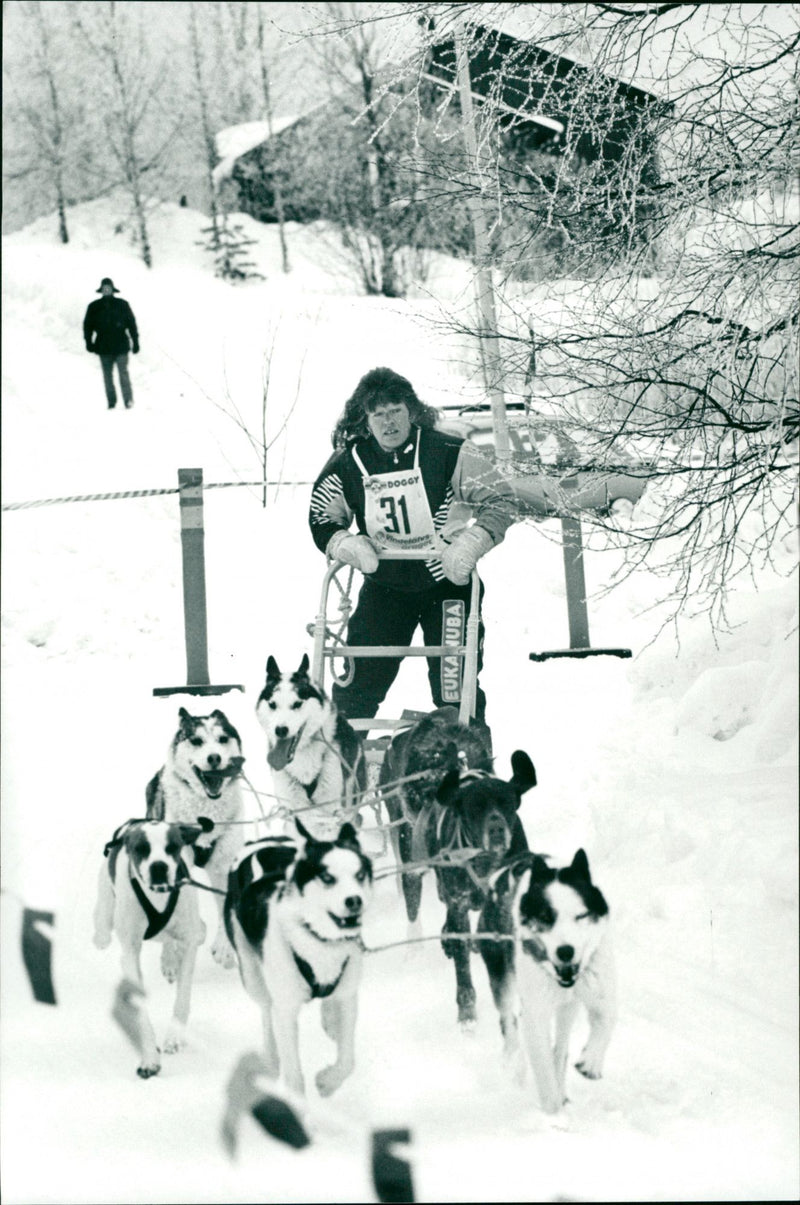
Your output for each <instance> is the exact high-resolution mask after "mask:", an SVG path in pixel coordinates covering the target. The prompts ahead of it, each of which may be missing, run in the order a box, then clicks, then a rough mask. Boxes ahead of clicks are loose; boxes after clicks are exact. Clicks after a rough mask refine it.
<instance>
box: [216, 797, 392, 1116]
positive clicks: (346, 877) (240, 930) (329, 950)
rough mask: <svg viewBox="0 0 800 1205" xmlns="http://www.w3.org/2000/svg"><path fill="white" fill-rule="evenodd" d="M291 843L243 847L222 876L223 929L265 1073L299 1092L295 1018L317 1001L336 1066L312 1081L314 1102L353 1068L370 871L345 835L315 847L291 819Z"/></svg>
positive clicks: (279, 840) (349, 829)
mask: <svg viewBox="0 0 800 1205" xmlns="http://www.w3.org/2000/svg"><path fill="white" fill-rule="evenodd" d="M296 826H297V832H298V841H297V843H295V842H292V841H290V840H289V839H288V838H287V837H273V838H267V839H265V840H262V841H254V842H249V843H248V844H247V845H246V846H245V847H244V849H243V850H242V853H241V856H240V859H239V861H238V863H237V864H236V865H235V866H234V867H233V868H232V869H231V872H230V875H229V886H228V894H227V897H226V900H225V923H226V926H227V932H228V936H229V938H230V940H231V943H232V945H233V947H234V949H235V950H236V955H237V958H238V960H239V970H240V973H241V977H242V983H243V985H244V988H245V990H246V991H247V993H248V994H249V995H250V996H251V997H252V999H253V1000H255V1002H256V1003H257V1004H258V1005H260V1007H261V1010H262V1019H263V1031H264V1050H265V1058H266V1065H267V1068H268V1074H269V1075H271V1076H273V1077H275V1078H277V1077H278V1075H281V1076H282V1077H283V1080H284V1082H285V1084H286V1087H287V1088H289V1089H290V1090H291V1091H292V1092H296V1093H298V1094H302V1093H303V1092H304V1084H303V1075H302V1071H301V1064H300V1052H299V1048H298V1014H299V1012H300V1010H301V1008H302V1007H303V1005H304V1004H307V1003H308V1002H309V1001H310V1000H314V999H320V1000H321V1001H322V1025H323V1028H324V1030H325V1032H326V1033H327V1034H328V1036H329V1037H330V1038H332V1039H333V1040H334V1041H335V1043H336V1046H337V1054H336V1061H335V1062H334V1063H333V1064H332V1065H331V1066H330V1067H326V1068H325V1069H324V1070H322V1071H320V1072H319V1073H318V1075H317V1076H316V1084H317V1087H318V1089H319V1091H320V1092H321V1093H322V1094H323V1095H329V1094H330V1093H331V1092H334V1091H335V1090H336V1089H337V1088H338V1087H339V1085H340V1084H341V1083H342V1082H343V1081H344V1080H345V1079H346V1078H347V1076H348V1075H350V1073H351V1072H352V1070H353V1067H354V1062H355V1052H354V1037H355V1023H356V994H357V991H358V985H359V981H360V978H361V960H362V945H361V940H360V938H361V921H362V916H363V913H364V909H365V908H366V906H367V904H368V901H369V898H370V895H371V889H372V863H371V861H370V859H369V858H368V857H367V856H366V855H365V854H364V853H363V852H362V850H361V847H360V846H359V844H358V838H357V836H356V832H355V829H354V828H353V826H352V825H351V824H349V823H347V824H343V825H342V826H341V828H340V830H339V832H338V834H337V836H336V839H335V840H334V841H317V840H316V839H315V838H314V837H313V836H312V835H311V833H310V832H309V831H308V830H307V829H306V828H305V827H304V826H303V822H302V821H300V820H297V821H296Z"/></svg>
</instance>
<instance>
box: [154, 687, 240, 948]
mask: <svg viewBox="0 0 800 1205" xmlns="http://www.w3.org/2000/svg"><path fill="white" fill-rule="evenodd" d="M178 718H179V725H178V731H177V732H176V733H175V736H174V737H173V739H172V743H171V744H170V747H169V749H168V751H167V756H166V760H165V763H164V765H163V766H162V767H161V769H160V770H159V771H158V773H157V774H155V775H154V776H153V778H152V779H151V780H150V782H149V783H148V784H147V788H146V790H145V798H146V803H147V816H148V819H152V820H168V821H173V822H175V823H179V824H196V823H197V820H198V817H200V816H203V817H208V819H210V820H212V821H213V822H214V825H213V827H212V828H211V831H210V832H205V833H203V834H202V836H201V838H200V840H199V841H197V842H196V843H195V844H194V846H193V851H192V852H193V859H194V865H195V866H198V867H200V868H202V869H204V870H205V872H206V874H207V875H208V877H209V880H210V882H211V886H212V887H214V888H215V889H216V891H217V892H219V895H218V896H217V899H218V901H219V903H218V907H219V925H218V928H217V933H216V936H215V938H214V944H213V946H212V947H211V953H212V954H213V956H214V958H215V959H216V961H217V962H218V963H220V965H221V966H224V967H232V966H233V965H234V963H235V959H234V955H233V950H232V949H231V947H230V943H229V941H228V939H227V936H226V934H225V926H224V924H223V920H222V901H223V898H224V895H225V890H226V888H227V885H228V869H229V867H230V865H231V862H232V861H233V859H234V857H235V855H236V853H237V851H238V850H239V849H240V847H241V845H242V843H243V840H244V829H243V825H242V824H241V823H236V822H240V821H241V820H242V817H243V810H244V809H243V802H242V795H241V789H240V786H239V775H240V774H241V770H242V766H243V765H244V758H243V756H242V742H241V740H240V737H239V733H238V732H237V731H236V729H235V728H234V726H233V724H231V722H230V721H229V719H228V717H227V716H226V715H225V713H224V712H222V711H212V713H211V715H202V716H198V715H189V713H188V711H186V709H185V708H184V707H181V708H180V710H179V712H178ZM231 822H234V823H231Z"/></svg>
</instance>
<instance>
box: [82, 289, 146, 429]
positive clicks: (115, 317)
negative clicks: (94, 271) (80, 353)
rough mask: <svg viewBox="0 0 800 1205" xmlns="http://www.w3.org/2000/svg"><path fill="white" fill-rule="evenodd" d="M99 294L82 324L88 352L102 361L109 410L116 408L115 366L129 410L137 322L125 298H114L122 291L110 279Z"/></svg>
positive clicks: (137, 339)
mask: <svg viewBox="0 0 800 1205" xmlns="http://www.w3.org/2000/svg"><path fill="white" fill-rule="evenodd" d="M97 292H98V293H101V294H102V296H101V297H99V298H98V299H97V301H90V302H89V305H88V307H87V309H86V317H85V318H84V320H83V338H84V340H85V342H86V350H87V351H90V352H94V353H96V354H97V355H98V356H99V357H100V364H101V366H102V369H103V382H104V384H105V387H106V399H107V401H108V408H109V410H113V409H114V407H115V406H116V404H117V391H116V389H115V388H114V365H115V364H116V366H117V372H118V374H119V384H120V389H121V390H122V400H123V402H124V403H125V409H126V410H130V408H131V406H132V405H133V390H132V389H131V379H130V377H129V375H128V352H129V351H132V352H133V354H134V355H136V353H137V352H138V350H139V332H138V331H137V329H136V319H135V318H134V316H133V310H132V309H131V307H130V306H129V305H128V303H127V301H125V299H124V298H123V297H115V296H114V294H115V293H118V292H119V289H117V288H115V287H114V282H113V280H112V279H111V278H110V277H109V276H104V277H103V279H102V280H101V281H100V288H99V289H98V290H97ZM129 336H130V341H129Z"/></svg>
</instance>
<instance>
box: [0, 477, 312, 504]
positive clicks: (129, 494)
mask: <svg viewBox="0 0 800 1205" xmlns="http://www.w3.org/2000/svg"><path fill="white" fill-rule="evenodd" d="M313 484H314V482H313V481H274V482H272V483H270V482H269V481H208V482H205V483H204V485H203V489H206V490H223V489H231V488H239V487H244V488H247V489H255V488H257V487H259V488H260V487H263V486H265V485H266V486H270V485H271V488H272V489H282V488H283V487H284V486H299V485H303V486H306V485H313ZM177 493H180V490H179V489H178V487H176V486H170V487H169V488H164V489H150V490H119V491H117V492H112V493H105V494H71V495H67V496H65V497H62V498H34V499H31V500H30V501H28V502H4V503H3V507H2V509H3V510H32V509H33V508H34V507H39V506H60V505H61V504H62V503H64V502H109V501H115V500H116V499H119V498H155V497H159V496H161V495H164V494H177Z"/></svg>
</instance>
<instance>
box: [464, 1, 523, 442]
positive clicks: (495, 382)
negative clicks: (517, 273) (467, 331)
mask: <svg viewBox="0 0 800 1205" xmlns="http://www.w3.org/2000/svg"><path fill="white" fill-rule="evenodd" d="M455 44H456V65H457V72H458V92H459V99H460V101H461V126H462V130H463V133H464V145H465V147H466V151H467V159H468V160H469V161H470V162H471V163H473V164H474V170H475V176H476V181H477V188H478V192H477V194H476V195H473V194H472V192H471V191H470V193H469V194H468V197H467V204H468V205H469V211H470V216H471V218H472V230H473V234H474V237H475V259H476V261H477V277H476V290H477V298H478V315H479V322H480V342H481V356H482V360H483V370H484V378H485V382H486V388H487V391H488V393H489V398H490V401H491V404H492V427H493V429H494V447H495V455H496V456H497V459H498V460H499V461H507V460H510V458H511V451H510V448H509V442H508V424H507V422H506V402H505V395H504V393H503V389H502V386H501V380H502V368H501V364H500V357H499V355H498V352H497V315H496V312H495V304H494V285H493V283H492V266H491V261H490V256H489V234H488V231H487V229H486V215H485V213H484V211H483V199H482V193H483V173H482V171H481V165H480V155H479V152H478V138H477V134H476V132H475V111H474V108H473V105H472V82H471V80H470V74H469V57H468V54H467V46H466V40H465V37H464V30H463V27H462V26H461V24H460V22H459V23H457V25H456V33H455Z"/></svg>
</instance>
